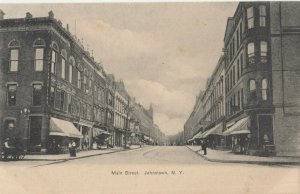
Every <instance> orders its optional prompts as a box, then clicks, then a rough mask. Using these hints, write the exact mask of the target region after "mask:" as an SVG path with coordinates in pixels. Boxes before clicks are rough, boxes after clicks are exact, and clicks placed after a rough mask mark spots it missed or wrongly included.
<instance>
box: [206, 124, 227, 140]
mask: <svg viewBox="0 0 300 194" xmlns="http://www.w3.org/2000/svg"><path fill="white" fill-rule="evenodd" d="M222 131H223V123H219V124H218V125H216V126H215V127H213V128H211V129H209V130H208V131H206V132H205V134H204V135H203V136H202V138H206V137H207V136H208V135H223V133H222Z"/></svg>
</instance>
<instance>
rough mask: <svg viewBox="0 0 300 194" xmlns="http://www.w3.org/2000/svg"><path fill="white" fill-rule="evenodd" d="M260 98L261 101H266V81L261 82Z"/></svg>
mask: <svg viewBox="0 0 300 194" xmlns="http://www.w3.org/2000/svg"><path fill="white" fill-rule="evenodd" d="M261 96H262V99H263V100H268V79H266V78H264V79H263V80H262V81H261Z"/></svg>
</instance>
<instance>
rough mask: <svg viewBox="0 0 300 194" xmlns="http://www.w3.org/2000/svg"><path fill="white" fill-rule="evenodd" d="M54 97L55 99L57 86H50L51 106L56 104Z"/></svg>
mask: <svg viewBox="0 0 300 194" xmlns="http://www.w3.org/2000/svg"><path fill="white" fill-rule="evenodd" d="M54 99H55V88H54V87H53V86H51V88H50V106H51V107H53V106H54Z"/></svg>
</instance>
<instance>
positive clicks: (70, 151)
mask: <svg viewBox="0 0 300 194" xmlns="http://www.w3.org/2000/svg"><path fill="white" fill-rule="evenodd" d="M68 148H69V153H70V156H72V155H73V154H72V142H71V141H69V145H68Z"/></svg>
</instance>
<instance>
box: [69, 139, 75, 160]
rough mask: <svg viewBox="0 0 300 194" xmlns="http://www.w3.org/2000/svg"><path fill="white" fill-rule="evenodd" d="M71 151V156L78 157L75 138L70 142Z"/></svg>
mask: <svg viewBox="0 0 300 194" xmlns="http://www.w3.org/2000/svg"><path fill="white" fill-rule="evenodd" d="M69 152H70V156H71V157H76V143H75V141H74V140H72V141H71V142H69Z"/></svg>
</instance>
